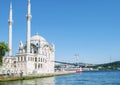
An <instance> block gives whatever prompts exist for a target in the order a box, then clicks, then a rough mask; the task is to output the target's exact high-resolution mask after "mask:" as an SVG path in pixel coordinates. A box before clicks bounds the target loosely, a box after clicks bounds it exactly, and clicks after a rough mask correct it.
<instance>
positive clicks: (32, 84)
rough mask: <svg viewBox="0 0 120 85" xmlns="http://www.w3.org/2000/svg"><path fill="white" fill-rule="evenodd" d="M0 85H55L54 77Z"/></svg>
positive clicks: (1, 84)
mask: <svg viewBox="0 0 120 85" xmlns="http://www.w3.org/2000/svg"><path fill="white" fill-rule="evenodd" d="M0 85H55V79H54V77H49V78H36V79H30V80H20V81H9V82H0Z"/></svg>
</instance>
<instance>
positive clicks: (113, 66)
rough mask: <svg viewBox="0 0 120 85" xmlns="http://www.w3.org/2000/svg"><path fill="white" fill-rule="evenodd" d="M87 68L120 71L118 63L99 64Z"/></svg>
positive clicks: (119, 63)
mask: <svg viewBox="0 0 120 85" xmlns="http://www.w3.org/2000/svg"><path fill="white" fill-rule="evenodd" d="M88 67H89V68H95V69H99V70H117V69H120V61H115V62H111V63H105V64H99V65H95V66H88Z"/></svg>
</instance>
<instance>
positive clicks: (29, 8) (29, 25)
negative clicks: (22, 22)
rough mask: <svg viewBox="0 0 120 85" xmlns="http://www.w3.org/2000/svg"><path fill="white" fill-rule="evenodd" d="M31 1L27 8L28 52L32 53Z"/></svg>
mask: <svg viewBox="0 0 120 85" xmlns="http://www.w3.org/2000/svg"><path fill="white" fill-rule="evenodd" d="M31 17H32V16H31V3H30V0H28V10H27V53H30V35H31Z"/></svg>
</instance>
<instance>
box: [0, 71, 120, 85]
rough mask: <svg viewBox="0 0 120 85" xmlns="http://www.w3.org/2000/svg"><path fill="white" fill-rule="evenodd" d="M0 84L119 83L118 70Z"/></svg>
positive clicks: (91, 84) (62, 84)
mask: <svg viewBox="0 0 120 85" xmlns="http://www.w3.org/2000/svg"><path fill="white" fill-rule="evenodd" d="M0 85H120V71H98V72H95V71H94V72H82V73H77V74H72V75H64V76H57V77H49V78H38V79H31V80H20V81H9V82H0Z"/></svg>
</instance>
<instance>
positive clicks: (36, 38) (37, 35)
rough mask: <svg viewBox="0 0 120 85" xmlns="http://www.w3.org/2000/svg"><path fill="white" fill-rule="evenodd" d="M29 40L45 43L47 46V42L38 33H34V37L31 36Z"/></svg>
mask: <svg viewBox="0 0 120 85" xmlns="http://www.w3.org/2000/svg"><path fill="white" fill-rule="evenodd" d="M30 40H31V41H39V42H41V43H46V44H47V41H46V40H45V38H43V37H42V36H40V35H39V34H38V33H36V34H35V35H34V36H32V37H31V39H30Z"/></svg>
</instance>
